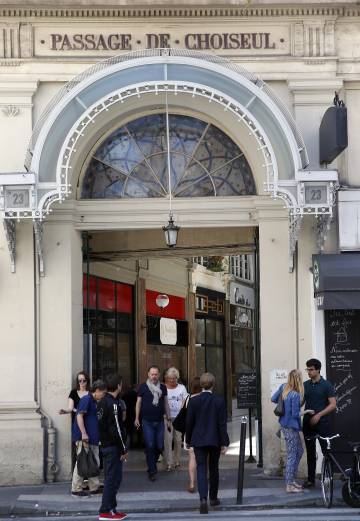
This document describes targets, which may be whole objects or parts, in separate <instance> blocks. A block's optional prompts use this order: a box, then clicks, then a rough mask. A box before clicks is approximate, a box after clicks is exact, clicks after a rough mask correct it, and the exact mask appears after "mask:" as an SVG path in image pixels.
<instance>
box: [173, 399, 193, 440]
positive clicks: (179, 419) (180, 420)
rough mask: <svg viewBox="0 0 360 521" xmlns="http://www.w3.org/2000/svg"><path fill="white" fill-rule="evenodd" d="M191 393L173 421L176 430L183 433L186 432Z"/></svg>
mask: <svg viewBox="0 0 360 521" xmlns="http://www.w3.org/2000/svg"><path fill="white" fill-rule="evenodd" d="M189 398H190V395H189V396H188V397H187V398H186V400H185V402H184V404H183V406H182V407H181V409H180V411H179V414H178V415H177V416H176V418H175V420H174V421H173V427H174V429H175V430H176V431H179V432H181V433H182V434H185V431H186V413H187V406H188V403H189Z"/></svg>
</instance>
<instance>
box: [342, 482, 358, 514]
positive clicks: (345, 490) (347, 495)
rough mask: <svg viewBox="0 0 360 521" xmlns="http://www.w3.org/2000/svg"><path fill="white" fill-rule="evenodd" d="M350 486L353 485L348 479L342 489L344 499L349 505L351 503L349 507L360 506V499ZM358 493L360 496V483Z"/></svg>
mask: <svg viewBox="0 0 360 521" xmlns="http://www.w3.org/2000/svg"><path fill="white" fill-rule="evenodd" d="M349 488H350V489H351V485H350V484H349V482H348V481H347V482H346V483H344V484H343V487H342V490H341V493H342V497H343V500H344V501H345V503H346V504H347V505H349V507H352V508H360V499H358V498H357V497H355V496H354V494H352V493H351V492H350V490H349ZM356 493H357V494H356V495H359V496H360V486H359V485H357V486H356Z"/></svg>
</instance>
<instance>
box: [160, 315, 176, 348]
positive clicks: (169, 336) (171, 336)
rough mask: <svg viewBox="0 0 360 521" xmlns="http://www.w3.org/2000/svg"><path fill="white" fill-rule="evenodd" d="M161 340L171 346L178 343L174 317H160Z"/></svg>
mask: <svg viewBox="0 0 360 521" xmlns="http://www.w3.org/2000/svg"><path fill="white" fill-rule="evenodd" d="M160 342H161V343H162V344H166V345H170V346H175V345H176V342H177V326H176V320H174V319H173V318H160Z"/></svg>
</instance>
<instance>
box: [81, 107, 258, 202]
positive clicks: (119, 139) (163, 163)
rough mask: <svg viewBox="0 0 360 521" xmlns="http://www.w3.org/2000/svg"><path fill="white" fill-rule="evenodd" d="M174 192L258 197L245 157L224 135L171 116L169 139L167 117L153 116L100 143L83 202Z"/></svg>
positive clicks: (196, 121)
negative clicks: (168, 165) (168, 164)
mask: <svg viewBox="0 0 360 521" xmlns="http://www.w3.org/2000/svg"><path fill="white" fill-rule="evenodd" d="M168 137H169V140H168ZM168 141H169V145H170V154H169V155H168V150H167V143H168ZM169 157H170V175H171V187H169V186H168V168H167V163H168V158H169ZM170 188H171V193H172V195H173V196H175V197H206V196H215V195H219V196H232V195H254V194H255V193H256V190H255V183H254V179H253V175H252V172H251V169H250V165H249V163H248V162H247V159H246V157H245V155H244V154H243V152H242V151H241V149H240V148H239V147H238V145H237V144H236V143H235V142H234V141H233V140H232V139H230V138H229V136H227V135H226V134H225V133H224V132H223V131H222V130H220V129H219V128H217V127H215V126H214V125H210V124H208V123H205V122H204V121H201V120H200V119H197V118H193V117H190V116H183V115H178V114H170V115H169V136H167V125H166V119H165V115H164V114H152V115H149V116H144V117H141V118H137V119H135V120H133V121H131V122H129V123H127V125H125V126H123V127H121V128H119V129H117V130H115V132H113V133H112V134H111V135H110V136H108V137H107V138H106V139H105V140H104V141H103V142H102V143H101V145H100V146H99V147H98V148H97V150H96V151H95V153H94V155H93V156H92V158H91V160H90V163H89V166H88V169H87V171H86V173H85V176H84V181H83V185H82V192H81V197H82V198H90V199H93V198H95V199H96V198H99V199H100V198H109V199H111V198H122V197H141V198H148V197H168V196H169V193H170Z"/></svg>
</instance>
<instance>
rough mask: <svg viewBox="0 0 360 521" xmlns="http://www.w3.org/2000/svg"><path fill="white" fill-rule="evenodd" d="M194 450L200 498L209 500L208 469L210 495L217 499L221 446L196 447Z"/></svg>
mask: <svg viewBox="0 0 360 521" xmlns="http://www.w3.org/2000/svg"><path fill="white" fill-rule="evenodd" d="M194 452H195V459H196V467H197V469H196V471H197V484H198V490H199V496H200V500H201V499H206V500H207V498H208V472H207V471H208V469H209V489H210V491H209V496H210V499H217V495H218V490H219V459H220V447H194Z"/></svg>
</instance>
